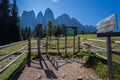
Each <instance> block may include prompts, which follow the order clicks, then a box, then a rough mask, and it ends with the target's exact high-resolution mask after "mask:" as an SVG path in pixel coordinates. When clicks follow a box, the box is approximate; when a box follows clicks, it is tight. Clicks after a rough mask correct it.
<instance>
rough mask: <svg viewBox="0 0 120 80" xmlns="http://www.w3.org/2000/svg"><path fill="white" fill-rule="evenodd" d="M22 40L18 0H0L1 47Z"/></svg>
mask: <svg viewBox="0 0 120 80" xmlns="http://www.w3.org/2000/svg"><path fill="white" fill-rule="evenodd" d="M19 40H21V36H20V19H19V16H18V8H17V5H16V0H13V3H12V4H10V2H9V0H0V45H3V44H8V43H11V42H16V41H19Z"/></svg>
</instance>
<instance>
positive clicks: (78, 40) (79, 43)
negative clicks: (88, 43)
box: [78, 37, 80, 51]
mask: <svg viewBox="0 0 120 80" xmlns="http://www.w3.org/2000/svg"><path fill="white" fill-rule="evenodd" d="M78 51H80V37H78Z"/></svg>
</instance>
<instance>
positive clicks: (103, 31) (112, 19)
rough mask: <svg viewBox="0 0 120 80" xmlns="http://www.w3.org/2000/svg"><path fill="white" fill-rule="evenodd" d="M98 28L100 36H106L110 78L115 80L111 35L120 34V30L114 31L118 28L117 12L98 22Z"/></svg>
mask: <svg viewBox="0 0 120 80" xmlns="http://www.w3.org/2000/svg"><path fill="white" fill-rule="evenodd" d="M97 29H98V31H97V36H98V37H106V46H107V65H108V79H109V80H113V70H112V53H111V37H112V36H120V32H113V31H114V30H117V29H118V25H117V20H116V14H113V15H111V16H109V17H107V18H105V19H103V20H101V21H100V22H98V24H97Z"/></svg>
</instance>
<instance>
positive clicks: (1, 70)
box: [0, 50, 27, 74]
mask: <svg viewBox="0 0 120 80" xmlns="http://www.w3.org/2000/svg"><path fill="white" fill-rule="evenodd" d="M26 52H27V50H25V51H24V52H23V53H22V54H20V55H19V56H18V57H17V58H15V59H14V60H13V61H11V62H10V63H9V64H7V65H6V66H5V67H3V68H2V69H0V74H1V73H2V72H3V71H5V70H6V69H7V68H8V67H9V66H10V65H12V64H13V63H14V62H15V61H17V60H18V59H19V58H20V57H21V56H22V55H23V54H25V53H26Z"/></svg>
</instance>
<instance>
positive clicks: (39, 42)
mask: <svg viewBox="0 0 120 80" xmlns="http://www.w3.org/2000/svg"><path fill="white" fill-rule="evenodd" d="M36 27H37V38H38V39H37V45H38V56H39V57H40V56H41V49H40V46H41V37H42V24H38V25H37V26H36Z"/></svg>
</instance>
